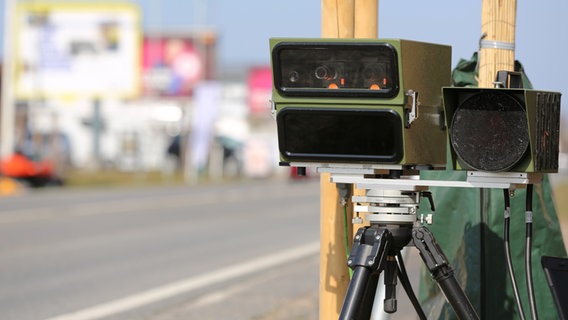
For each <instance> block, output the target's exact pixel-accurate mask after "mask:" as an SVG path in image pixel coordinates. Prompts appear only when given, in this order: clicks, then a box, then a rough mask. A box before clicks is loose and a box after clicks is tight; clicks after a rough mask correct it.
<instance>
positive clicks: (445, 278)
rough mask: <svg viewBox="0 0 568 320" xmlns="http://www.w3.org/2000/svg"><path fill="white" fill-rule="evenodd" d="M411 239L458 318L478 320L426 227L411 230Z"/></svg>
mask: <svg viewBox="0 0 568 320" xmlns="http://www.w3.org/2000/svg"><path fill="white" fill-rule="evenodd" d="M412 238H413V240H414V245H415V246H416V248H417V249H418V250H419V251H420V256H421V257H422V260H424V263H425V264H426V267H427V268H428V269H429V270H430V273H431V274H432V278H433V279H434V280H436V282H437V283H438V285H439V286H440V289H441V290H442V291H443V292H444V295H445V296H446V299H448V302H449V303H450V305H451V306H452V308H453V309H454V311H455V313H456V315H457V316H458V318H459V319H471V320H476V319H479V316H478V315H477V312H476V311H475V309H474V308H473V306H472V305H471V302H470V301H469V299H468V298H467V296H466V294H465V292H464V291H463V289H462V288H461V287H460V285H459V283H458V281H457V280H456V278H455V276H454V271H453V269H452V267H451V266H450V265H449V264H448V261H447V258H446V256H445V255H444V253H443V252H442V249H441V248H440V246H439V245H438V243H436V240H434V235H433V234H432V232H430V230H428V229H427V228H426V227H416V228H414V229H412Z"/></svg>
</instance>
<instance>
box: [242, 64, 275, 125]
mask: <svg viewBox="0 0 568 320" xmlns="http://www.w3.org/2000/svg"><path fill="white" fill-rule="evenodd" d="M248 87H249V95H248V103H249V108H250V112H251V113H252V114H256V115H269V114H270V98H271V95H272V70H271V68H270V67H269V66H268V67H256V68H253V69H251V71H250V73H249V78H248Z"/></svg>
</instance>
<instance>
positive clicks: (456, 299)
mask: <svg viewBox="0 0 568 320" xmlns="http://www.w3.org/2000/svg"><path fill="white" fill-rule="evenodd" d="M422 196H426V197H428V199H429V200H430V204H431V206H432V209H434V205H433V201H432V197H431V194H430V193H429V192H427V191H420V190H415V189H411V190H382V189H367V190H366V194H365V196H353V197H352V198H353V202H354V203H368V205H357V206H356V207H355V210H356V211H358V212H361V211H364V212H369V213H370V214H368V215H367V216H366V219H367V221H369V222H370V226H368V227H362V228H360V229H358V231H357V233H356V235H355V238H354V240H353V247H352V250H351V253H350V255H349V258H348V260H347V265H348V266H349V267H350V268H351V269H352V270H353V276H352V279H351V281H350V283H349V287H348V289H347V294H346V297H345V300H344V303H343V307H342V309H341V314H340V316H339V319H340V320H352V319H357V320H360V319H369V318H370V317H371V311H372V307H373V302H374V299H375V292H376V289H377V286H378V280H379V276H380V274H381V273H382V272H384V279H385V280H384V283H385V301H384V311H385V312H387V313H394V312H396V309H397V300H396V285H397V280H396V279H397V275H398V277H399V278H400V281H401V283H402V284H403V287H404V289H405V291H406V293H407V295H408V296H409V299H410V300H411V302H412V304H413V306H414V308H415V309H416V311H417V313H418V315H419V316H420V318H421V319H426V316H425V315H424V312H423V311H422V308H421V307H420V305H419V303H418V299H417V298H416V296H415V295H414V292H413V291H412V288H411V285H410V281H409V280H408V275H407V274H406V270H405V268H404V262H403V259H402V255H401V250H402V249H403V248H404V247H405V246H407V245H409V244H410V243H411V242H412V244H414V246H415V247H416V248H417V249H418V250H419V252H420V256H421V257H422V260H423V261H424V263H425V265H426V267H427V268H428V269H429V270H430V273H431V275H432V278H433V279H434V280H435V281H436V282H437V283H438V286H439V287H440V289H441V290H442V291H443V292H444V294H445V296H446V299H447V300H448V302H449V303H450V305H451V306H452V308H453V309H454V311H455V312H456V314H457V316H458V317H459V318H460V319H479V317H478V315H477V313H476V311H475V309H474V308H473V306H472V305H471V303H470V302H469V299H468V298H467V296H466V295H465V293H464V291H463V290H462V288H461V287H460V285H459V283H458V282H457V280H456V278H455V277H454V273H453V269H452V268H451V266H450V265H449V264H448V262H447V258H446V256H445V255H444V253H443V252H442V249H441V248H440V246H439V245H438V244H437V243H436V241H435V239H434V235H433V234H432V233H431V232H430V231H429V230H428V229H427V228H426V227H424V226H422V222H419V221H416V211H417V208H418V204H419V201H420V198H421V197H422Z"/></svg>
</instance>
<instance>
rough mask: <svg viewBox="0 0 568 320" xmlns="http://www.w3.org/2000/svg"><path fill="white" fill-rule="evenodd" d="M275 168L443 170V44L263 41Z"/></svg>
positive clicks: (446, 56)
mask: <svg viewBox="0 0 568 320" xmlns="http://www.w3.org/2000/svg"><path fill="white" fill-rule="evenodd" d="M270 48H271V64H272V72H273V90H272V102H273V107H274V111H275V113H276V123H277V127H278V147H279V152H280V159H281V164H282V165H287V164H290V163H293V164H294V163H302V164H307V165H310V164H314V166H318V165H321V164H324V165H329V164H332V165H335V164H339V165H340V164H345V163H347V164H357V165H364V166H367V167H368V166H381V165H389V166H392V165H395V166H397V167H421V168H445V164H446V133H445V127H444V126H445V122H444V115H443V110H442V98H441V88H442V87H443V86H448V85H449V84H450V80H451V47H449V46H446V45H439V44H430V43H424V42H417V41H411V40H402V39H319V38H318V39H293V38H273V39H270Z"/></svg>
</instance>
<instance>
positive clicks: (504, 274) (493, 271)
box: [419, 53, 566, 320]
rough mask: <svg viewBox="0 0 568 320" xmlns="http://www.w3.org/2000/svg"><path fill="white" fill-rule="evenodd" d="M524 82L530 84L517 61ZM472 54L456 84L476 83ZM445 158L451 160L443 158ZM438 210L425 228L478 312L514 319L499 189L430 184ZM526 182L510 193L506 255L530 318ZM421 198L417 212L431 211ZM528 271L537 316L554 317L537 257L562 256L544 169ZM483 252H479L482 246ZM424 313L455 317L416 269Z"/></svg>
mask: <svg viewBox="0 0 568 320" xmlns="http://www.w3.org/2000/svg"><path fill="white" fill-rule="evenodd" d="M515 69H516V71H521V72H522V73H523V85H524V87H525V88H531V87H532V85H531V84H530V82H529V81H528V79H527V77H526V75H525V74H524V71H523V70H522V65H521V64H520V63H518V62H515ZM476 76H477V53H475V54H474V55H473V57H472V58H471V59H470V60H463V59H462V60H460V62H459V63H458V65H457V66H456V68H455V69H454V71H453V72H452V79H453V85H454V86H474V87H475V86H477V80H476ZM448 163H450V162H449V161H448ZM465 175H466V173H465V172H458V171H451V170H446V171H425V170H424V171H422V172H421V178H422V179H436V180H446V181H456V180H461V181H463V180H465V179H466V176H465ZM430 191H431V192H432V196H433V199H434V203H435V205H436V211H435V212H434V213H433V217H434V222H433V224H432V225H430V226H428V228H429V229H430V230H431V231H432V232H433V234H434V236H435V238H436V240H437V242H438V243H439V245H440V246H441V248H442V249H443V251H444V253H445V254H446V256H447V258H448V260H449V261H450V263H451V264H452V267H453V268H454V271H455V277H456V279H457V280H458V282H459V283H460V284H461V286H462V288H463V289H464V290H465V292H466V294H467V296H468V297H469V299H470V301H471V303H472V305H473V306H474V308H475V309H476V310H477V312H478V315H479V316H480V318H481V319H499V320H504V319H520V317H519V314H518V311H517V306H516V302H515V300H514V294H513V289H512V284H511V280H510V277H509V273H508V271H507V264H506V260H505V249H504V240H503V221H504V200H503V190H501V189H476V188H450V187H432V188H430ZM525 201H526V200H525V189H524V188H523V189H521V188H519V189H518V190H516V191H515V193H514V196H513V197H511V226H510V228H511V229H510V230H511V231H510V234H511V239H510V244H511V256H512V259H513V265H514V269H515V274H516V279H517V284H518V288H519V292H520V296H521V299H522V303H523V309H524V313H525V316H526V319H531V316H530V305H529V301H528V291H527V287H526V283H527V282H526V278H525V255H524V253H525V239H526V238H525ZM429 208H430V207H429V205H428V204H427V203H422V205H421V206H420V210H421V211H422V213H426V214H427V213H431V212H430V211H429ZM532 248H533V249H532V272H533V284H534V291H535V296H536V304H537V310H538V315H539V319H541V320H542V319H558V315H557V311H556V307H555V305H554V300H553V298H552V295H551V293H550V289H549V287H548V285H547V282H546V279H545V275H544V272H543V270H542V267H541V263H540V259H541V256H543V255H548V256H560V257H564V256H566V249H565V247H564V243H563V240H562V234H561V231H560V226H559V223H558V217H557V214H556V209H555V206H554V201H553V191H552V188H551V185H550V182H549V180H548V177H546V176H545V178H544V181H543V183H542V184H537V185H535V186H534V194H533V236H532ZM482 251H483V252H482ZM419 297H420V300H421V304H422V307H423V309H424V311H425V312H426V315H427V316H428V319H457V317H456V315H455V314H454V311H453V309H452V308H451V306H450V305H449V304H448V303H447V302H446V299H445V297H444V295H443V293H442V292H441V291H440V289H439V288H438V286H437V284H436V282H435V281H434V280H432V278H431V276H430V273H429V272H428V270H426V268H425V267H423V268H422V272H421V279H420V293H419Z"/></svg>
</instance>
